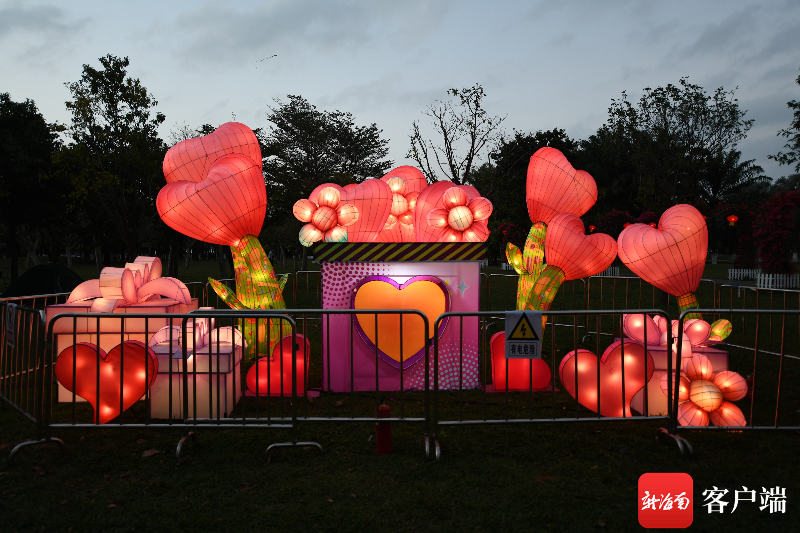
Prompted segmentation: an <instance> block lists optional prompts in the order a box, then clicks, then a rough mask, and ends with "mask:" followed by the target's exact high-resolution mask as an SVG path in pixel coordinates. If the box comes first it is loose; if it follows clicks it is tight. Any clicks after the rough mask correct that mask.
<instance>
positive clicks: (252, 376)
mask: <svg viewBox="0 0 800 533" xmlns="http://www.w3.org/2000/svg"><path fill="white" fill-rule="evenodd" d="M296 336H297V345H298V349H297V355H296V359H295V360H296V361H297V394H298V395H304V394H305V393H306V378H307V377H308V376H307V372H308V370H307V366H306V361H308V356H309V354H310V353H311V342H309V341H308V340H307V339H306V338H305V337H303V336H302V335H300V334H297V335H296ZM281 362H282V363H281ZM281 364H282V365H283V369H281ZM256 366H258V385H257V386H256ZM281 370H283V372H281ZM245 383H246V384H247V390H249V391H250V392H252V393H254V394H255V392H256V390H258V394H260V395H264V396H267V395H269V396H280V395H281V383H282V384H283V395H284V396H291V395H292V336H291V335H287V336H286V337H284V338H282V339H281V342H279V343H278V344H276V345H275V347H274V348H273V349H272V357H270V358H267V357H262V358H261V359H259V360H258V363H256V364H255V365H253V366H251V367H250V370H248V371H247V378H246V379H245ZM256 387H257V389H256Z"/></svg>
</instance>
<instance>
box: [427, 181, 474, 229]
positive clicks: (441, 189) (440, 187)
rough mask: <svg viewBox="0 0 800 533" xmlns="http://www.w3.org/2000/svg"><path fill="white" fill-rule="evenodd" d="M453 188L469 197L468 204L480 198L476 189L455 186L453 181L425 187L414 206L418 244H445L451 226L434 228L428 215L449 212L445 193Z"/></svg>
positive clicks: (466, 186) (439, 225)
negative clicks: (447, 231)
mask: <svg viewBox="0 0 800 533" xmlns="http://www.w3.org/2000/svg"><path fill="white" fill-rule="evenodd" d="M453 187H456V188H459V189H461V190H462V191H464V193H466V195H467V201H468V202H470V201H472V200H474V199H475V198H479V197H480V194H479V193H478V191H477V189H475V187H471V186H469V185H454V184H453V182H451V181H437V182H436V183H433V184H431V185H429V186H427V187H425V188H424V189H423V190H422V192H421V193H419V196H418V197H417V202H416V204H415V206H414V230H415V231H416V233H417V238H416V241H417V242H443V241H442V239H441V237H442V235H443V234H444V232H445V230H446V229H447V228H449V224H444V225H442V224H438V225H437V226H432V225H430V224H429V218H428V214H429V213H430V212H432V211H434V210H436V209H445V210H446V211H447V210H448V209H446V208H445V205H444V200H445V196H444V193H445V191H447V190H449V189H451V188H453Z"/></svg>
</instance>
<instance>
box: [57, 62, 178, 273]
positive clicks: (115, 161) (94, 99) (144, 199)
mask: <svg viewBox="0 0 800 533" xmlns="http://www.w3.org/2000/svg"><path fill="white" fill-rule="evenodd" d="M100 64H101V65H102V68H101V69H96V68H94V67H92V66H90V65H83V73H82V75H81V78H80V80H79V81H77V82H73V83H66V84H65V85H66V87H67V88H68V89H69V91H70V93H71V94H72V100H71V101H68V102H66V105H67V109H68V110H69V111H70V112H71V113H72V124H71V125H70V127H69V130H68V131H69V135H70V137H71V138H72V140H73V141H74V142H75V143H76V144H82V145H85V146H86V148H87V151H88V155H89V157H91V158H92V159H93V160H94V161H95V162H96V167H97V169H98V172H97V173H95V174H93V175H92V176H89V178H91V179H90V181H88V182H86V183H84V184H83V185H82V187H83V188H84V189H85V190H86V191H88V192H89V193H90V194H91V197H92V200H94V201H97V202H98V203H99V204H100V206H102V207H103V208H104V209H105V212H106V214H107V215H108V218H109V220H110V221H111V223H112V224H113V226H114V228H115V229H116V231H117V233H118V235H119V237H120V239H121V241H122V243H123V246H124V250H125V255H126V256H127V258H128V260H133V258H134V257H135V256H136V255H137V254H138V246H139V238H140V236H141V234H142V232H143V231H144V229H145V226H146V225H147V224H153V223H155V218H156V211H155V209H153V205H154V202H155V197H156V195H157V194H158V191H159V190H160V188H161V185H162V182H163V174H162V171H161V163H162V161H163V157H164V153H165V150H166V146H165V145H164V143H163V141H162V140H161V139H159V138H158V134H157V128H158V126H159V125H160V124H161V123H162V122H164V115H163V114H161V113H155V115H154V116H153V115H152V110H153V108H154V107H155V106H156V105H157V104H158V102H156V100H155V98H154V97H153V95H152V94H150V93H149V92H148V91H147V89H146V88H145V87H144V86H143V85H142V84H141V82H140V81H139V80H138V79H133V78H131V77H129V76H128V74H127V70H126V69H127V67H128V66H129V65H130V61H129V60H128V58H127V57H125V58H119V57H116V56H113V55H110V54H109V55H106V56H104V57H101V58H100Z"/></svg>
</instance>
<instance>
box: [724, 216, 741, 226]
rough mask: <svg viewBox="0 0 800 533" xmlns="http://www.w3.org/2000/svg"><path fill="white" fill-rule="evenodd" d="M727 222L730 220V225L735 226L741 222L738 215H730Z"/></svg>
mask: <svg viewBox="0 0 800 533" xmlns="http://www.w3.org/2000/svg"><path fill="white" fill-rule="evenodd" d="M727 220H728V224H730V225H731V226H733V225H734V224H736V221H737V220H739V217H737V216H736V215H728V218H727Z"/></svg>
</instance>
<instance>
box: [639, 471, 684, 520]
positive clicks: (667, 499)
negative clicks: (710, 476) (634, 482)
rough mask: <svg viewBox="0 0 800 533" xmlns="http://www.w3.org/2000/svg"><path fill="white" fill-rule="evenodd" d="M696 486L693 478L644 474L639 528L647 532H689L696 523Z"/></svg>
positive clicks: (640, 482)
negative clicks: (665, 530) (687, 530)
mask: <svg viewBox="0 0 800 533" xmlns="http://www.w3.org/2000/svg"><path fill="white" fill-rule="evenodd" d="M693 491H694V482H693V480H692V476H690V475H689V474H683V473H678V474H642V476H641V477H640V478H639V499H638V504H639V524H641V526H642V527H646V528H667V527H674V528H686V527H689V526H690V525H692V521H693V519H694V511H693V507H694V492H693Z"/></svg>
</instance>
